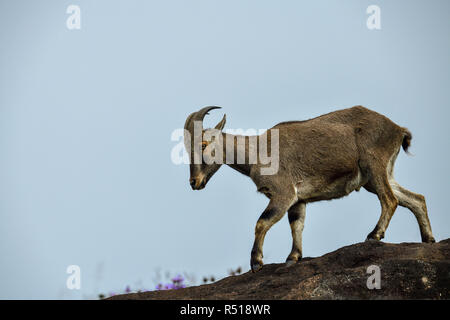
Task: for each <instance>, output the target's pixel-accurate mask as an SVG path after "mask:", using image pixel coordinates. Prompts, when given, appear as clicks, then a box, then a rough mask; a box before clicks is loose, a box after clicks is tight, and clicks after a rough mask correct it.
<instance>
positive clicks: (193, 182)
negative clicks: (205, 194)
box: [189, 179, 195, 188]
mask: <svg viewBox="0 0 450 320" xmlns="http://www.w3.org/2000/svg"><path fill="white" fill-rule="evenodd" d="M189 182H190V184H191V187H192V188H193V187H194V186H195V179H190V180H189Z"/></svg>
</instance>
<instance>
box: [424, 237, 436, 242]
mask: <svg viewBox="0 0 450 320" xmlns="http://www.w3.org/2000/svg"><path fill="white" fill-rule="evenodd" d="M422 242H425V243H435V242H436V240H435V239H434V238H433V237H429V238H424V239H422Z"/></svg>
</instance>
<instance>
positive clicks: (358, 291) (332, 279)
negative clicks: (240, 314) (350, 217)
mask: <svg viewBox="0 0 450 320" xmlns="http://www.w3.org/2000/svg"><path fill="white" fill-rule="evenodd" d="M370 265H377V266H379V268H380V270H381V289H372V290H369V289H368V288H367V279H368V278H369V277H370V275H371V274H368V273H367V268H368V267H369V266H370ZM110 299H115V300H122V299H146V300H147V299H450V239H447V240H443V241H441V242H438V243H400V244H392V243H383V242H377V241H369V242H363V243H357V244H354V245H351V246H347V247H343V248H340V249H338V250H336V251H334V252H331V253H328V254H326V255H324V256H321V257H318V258H305V259H303V260H301V261H299V262H298V263H296V264H295V265H292V266H290V267H286V266H285V265H284V264H269V265H264V266H263V268H262V270H261V271H259V272H258V273H251V272H247V273H245V274H242V275H237V276H230V277H227V278H224V279H222V280H220V281H217V282H216V283H213V284H206V285H201V286H195V287H189V288H185V289H178V290H165V291H151V292H144V293H131V294H124V295H117V296H114V297H111V298H110Z"/></svg>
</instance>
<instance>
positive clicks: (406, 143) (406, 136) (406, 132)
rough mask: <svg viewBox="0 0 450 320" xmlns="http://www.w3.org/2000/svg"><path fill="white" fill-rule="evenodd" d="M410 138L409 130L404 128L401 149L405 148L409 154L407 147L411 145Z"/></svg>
mask: <svg viewBox="0 0 450 320" xmlns="http://www.w3.org/2000/svg"><path fill="white" fill-rule="evenodd" d="M411 139H412V134H411V132H410V131H409V130H408V129H406V128H404V136H403V141H402V147H403V150H405V152H406V153H408V154H410V153H409V152H408V149H409V147H410V146H411Z"/></svg>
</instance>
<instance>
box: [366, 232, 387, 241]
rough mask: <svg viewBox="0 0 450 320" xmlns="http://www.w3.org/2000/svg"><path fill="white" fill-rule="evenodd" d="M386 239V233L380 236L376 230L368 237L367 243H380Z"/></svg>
mask: <svg viewBox="0 0 450 320" xmlns="http://www.w3.org/2000/svg"><path fill="white" fill-rule="evenodd" d="M383 238H384V232H383V233H382V234H378V233H377V232H376V231H375V230H374V231H372V232H371V233H369V234H368V235H367V238H366V241H380V240H381V239H383Z"/></svg>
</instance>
